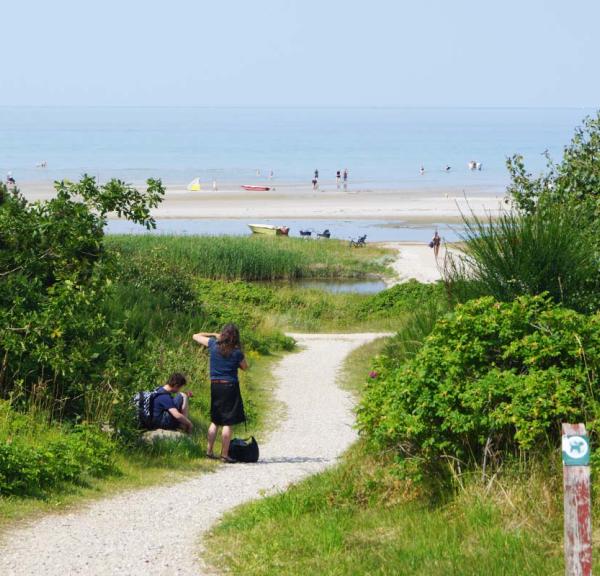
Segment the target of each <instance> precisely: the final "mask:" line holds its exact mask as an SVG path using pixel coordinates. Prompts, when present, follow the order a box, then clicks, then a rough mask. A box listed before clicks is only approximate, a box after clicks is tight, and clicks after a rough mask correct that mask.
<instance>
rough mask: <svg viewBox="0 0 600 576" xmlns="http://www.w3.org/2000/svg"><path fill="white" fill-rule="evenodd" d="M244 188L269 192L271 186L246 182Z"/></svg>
mask: <svg viewBox="0 0 600 576" xmlns="http://www.w3.org/2000/svg"><path fill="white" fill-rule="evenodd" d="M242 188H243V189H244V190H250V191H251V192H268V191H269V190H270V189H271V187H270V186H253V185H252V184H244V185H242Z"/></svg>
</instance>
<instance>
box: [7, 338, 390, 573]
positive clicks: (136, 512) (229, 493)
mask: <svg viewBox="0 0 600 576" xmlns="http://www.w3.org/2000/svg"><path fill="white" fill-rule="evenodd" d="M292 336H293V337H294V338H296V340H297V341H298V344H299V346H300V352H299V353H297V354H289V355H287V356H285V357H284V358H283V359H282V360H281V361H280V362H279V363H278V364H277V366H276V367H275V369H274V377H275V380H276V383H277V389H276V397H277V400H279V401H280V402H282V403H283V404H285V407H286V409H285V415H284V417H283V418H281V420H280V424H279V426H278V428H277V430H276V431H275V432H273V433H271V434H270V438H269V439H268V440H267V441H266V442H264V443H261V461H260V462H259V463H258V464H234V465H227V466H221V467H219V468H218V470H217V471H216V472H214V473H209V474H202V475H200V476H198V477H197V478H193V479H187V480H184V481H182V482H180V483H178V484H176V485H171V486H157V487H152V488H145V489H142V490H135V491H129V492H124V493H121V494H119V495H117V496H114V497H110V498H107V499H104V500H99V501H96V502H93V503H91V504H89V505H87V506H85V507H83V508H81V509H78V510H76V511H73V512H69V513H66V514H56V515H49V516H45V517H43V518H41V519H37V520H35V521H32V522H30V523H26V524H22V525H19V526H18V527H17V528H15V529H13V530H12V531H8V532H7V533H6V534H5V537H4V539H3V540H2V542H0V574H2V575H3V576H9V575H11V576H12V575H15V576H22V575H34V574H35V575H36V576H39V575H40V574H43V575H44V576H53V575H60V576H64V575H65V574H68V575H69V576H71V575H73V574H85V575H86V576H100V575H107V576H108V575H110V576H115V575H127V576H137V575H140V576H141V575H144V576H149V575H155V574H156V575H165V576H166V575H171V574H179V575H186V576H198V575H202V574H212V573H213V572H212V571H211V570H210V569H209V568H208V567H207V566H205V565H204V563H203V562H202V559H201V558H199V557H198V552H199V542H200V541H201V538H202V535H203V534H204V533H205V532H206V531H207V530H209V529H210V527H211V526H212V525H213V524H214V523H215V522H216V521H217V520H218V519H219V518H220V516H221V515H222V514H223V513H224V512H226V511H228V510H231V509H232V508H234V507H235V506H237V505H239V504H241V503H243V502H247V501H248V500H252V499H255V498H258V497H260V496H262V495H263V494H265V493H273V492H276V491H278V490H283V489H285V488H286V487H287V486H288V485H289V484H290V483H292V482H296V481H298V480H300V479H302V478H304V477H306V476H309V475H311V474H315V473H317V472H319V471H321V470H323V469H324V468H326V467H328V466H331V465H332V464H333V463H334V462H335V460H336V459H337V458H338V456H340V455H341V454H342V452H344V451H345V450H346V449H347V448H348V447H349V446H350V444H352V442H353V441H354V440H355V439H356V432H355V430H354V429H353V422H354V415H353V412H352V407H353V403H352V398H351V396H350V394H349V393H347V392H344V391H343V390H342V389H340V388H339V387H338V386H337V384H336V380H337V377H338V372H339V370H340V368H341V367H342V365H343V362H344V359H345V358H346V356H347V355H348V354H349V353H350V352H351V351H352V350H353V349H355V348H357V347H359V346H361V345H363V344H366V343H367V342H369V341H371V340H374V339H375V338H378V337H380V336H384V334H292ZM200 553H201V551H200Z"/></svg>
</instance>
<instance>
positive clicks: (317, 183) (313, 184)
mask: <svg viewBox="0 0 600 576" xmlns="http://www.w3.org/2000/svg"><path fill="white" fill-rule="evenodd" d="M312 186H313V191H315V190H318V188H319V181H318V180H317V179H316V178H313V179H312Z"/></svg>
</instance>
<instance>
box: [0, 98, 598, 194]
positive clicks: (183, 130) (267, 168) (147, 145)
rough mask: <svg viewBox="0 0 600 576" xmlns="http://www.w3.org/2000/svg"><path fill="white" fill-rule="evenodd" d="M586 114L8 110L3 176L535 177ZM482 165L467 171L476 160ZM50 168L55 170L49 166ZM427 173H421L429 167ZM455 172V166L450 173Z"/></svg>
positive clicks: (457, 180) (1, 130)
mask: <svg viewBox="0 0 600 576" xmlns="http://www.w3.org/2000/svg"><path fill="white" fill-rule="evenodd" d="M593 112H594V111H593V110H592V109H585V108H185V107H158V108H146V107H68V108H67V107H65V108H63V107H0V176H2V177H3V176H4V175H5V174H6V173H8V172H9V171H10V172H12V175H13V176H14V177H15V178H16V180H17V182H20V183H24V182H48V183H50V182H52V181H54V180H60V179H63V178H68V179H75V178H78V177H79V176H81V175H82V174H84V173H87V174H91V175H94V176H96V177H97V178H98V179H99V180H100V181H106V180H108V179H109V178H112V177H117V178H120V179H123V180H125V181H127V182H131V183H134V184H136V183H140V182H143V181H144V180H145V179H147V178H148V177H159V178H161V179H162V180H163V182H165V183H167V184H186V183H188V182H189V181H191V180H192V179H193V178H197V177H199V178H200V179H201V180H202V181H206V182H208V183H212V181H213V180H217V182H222V183H253V184H254V183H260V182H262V181H265V180H267V179H268V178H269V176H270V174H271V172H272V182H274V183H278V182H279V183H283V182H286V183H305V184H310V182H311V180H312V177H313V174H314V171H315V170H318V171H319V177H320V178H319V179H320V180H321V181H322V182H327V181H333V180H334V179H335V173H336V171H337V170H342V171H343V170H344V169H347V170H348V172H349V185H350V186H352V185H360V186H363V187H365V186H366V187H369V186H370V187H379V188H396V187H398V188H403V187H406V188H415V187H419V186H426V187H438V186H440V187H443V186H452V187H456V186H477V187H484V188H493V189H499V188H502V187H504V186H505V185H506V183H507V182H508V175H507V171H506V166H505V163H506V158H507V157H508V156H510V155H512V154H514V153H520V154H523V155H524V157H525V160H526V162H527V166H528V167H529V168H530V170H531V171H532V172H534V173H536V172H539V171H540V170H542V169H543V168H544V166H545V158H544V152H545V151H548V152H549V153H550V154H551V155H552V156H553V157H554V158H556V159H558V158H559V157H560V155H561V151H562V148H563V146H564V145H565V144H566V143H567V142H568V141H569V140H570V138H571V137H572V135H573V131H574V129H575V127H576V126H578V125H580V124H581V122H582V120H583V118H584V117H585V116H586V115H589V114H591V113H593ZM471 160H472V161H475V162H479V163H481V168H482V169H481V170H480V171H479V170H475V171H471V170H468V169H467V164H468V162H469V161H471ZM43 162H45V163H46V164H45V167H39V165H40V164H42V163H43ZM421 166H423V167H424V169H425V172H424V174H423V175H421V174H420V167H421ZM446 166H450V168H451V169H450V170H449V171H446V170H445V167H446Z"/></svg>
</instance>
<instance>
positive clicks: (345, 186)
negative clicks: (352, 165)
mask: <svg viewBox="0 0 600 576" xmlns="http://www.w3.org/2000/svg"><path fill="white" fill-rule="evenodd" d="M343 178H344V190H346V188H347V187H348V168H344V176H343Z"/></svg>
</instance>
